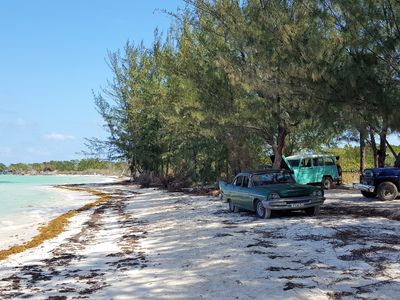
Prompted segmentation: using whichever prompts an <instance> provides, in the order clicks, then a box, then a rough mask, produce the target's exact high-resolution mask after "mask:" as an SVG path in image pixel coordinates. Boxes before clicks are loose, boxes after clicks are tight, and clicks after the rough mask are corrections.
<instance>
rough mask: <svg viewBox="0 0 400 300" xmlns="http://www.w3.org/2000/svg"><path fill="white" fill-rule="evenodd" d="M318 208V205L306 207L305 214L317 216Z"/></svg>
mask: <svg viewBox="0 0 400 300" xmlns="http://www.w3.org/2000/svg"><path fill="white" fill-rule="evenodd" d="M319 210H320V206H319V205H317V206H313V207H308V208H306V209H305V211H306V215H307V216H318V215H319Z"/></svg>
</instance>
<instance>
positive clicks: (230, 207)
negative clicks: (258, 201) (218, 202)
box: [228, 200, 239, 213]
mask: <svg viewBox="0 0 400 300" xmlns="http://www.w3.org/2000/svg"><path fill="white" fill-rule="evenodd" d="M228 205H229V211H231V212H235V213H237V212H239V207H237V206H236V205H234V204H233V203H232V200H228Z"/></svg>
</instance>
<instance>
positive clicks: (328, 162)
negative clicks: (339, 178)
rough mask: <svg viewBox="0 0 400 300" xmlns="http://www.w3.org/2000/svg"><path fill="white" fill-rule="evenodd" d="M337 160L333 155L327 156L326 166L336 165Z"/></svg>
mask: <svg viewBox="0 0 400 300" xmlns="http://www.w3.org/2000/svg"><path fill="white" fill-rule="evenodd" d="M334 165H335V161H334V160H333V158H332V157H325V166H334Z"/></svg>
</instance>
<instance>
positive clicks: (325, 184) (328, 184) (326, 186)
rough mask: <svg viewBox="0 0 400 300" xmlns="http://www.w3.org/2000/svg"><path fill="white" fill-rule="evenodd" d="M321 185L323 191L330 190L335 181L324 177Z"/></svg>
mask: <svg viewBox="0 0 400 300" xmlns="http://www.w3.org/2000/svg"><path fill="white" fill-rule="evenodd" d="M321 185H322V188H323V189H325V190H330V189H331V188H332V186H333V181H332V179H331V178H330V177H324V178H322V182H321Z"/></svg>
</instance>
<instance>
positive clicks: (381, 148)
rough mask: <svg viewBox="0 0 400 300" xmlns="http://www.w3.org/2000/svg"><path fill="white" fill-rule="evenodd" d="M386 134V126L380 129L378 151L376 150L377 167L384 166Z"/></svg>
mask: <svg viewBox="0 0 400 300" xmlns="http://www.w3.org/2000/svg"><path fill="white" fill-rule="evenodd" d="M386 136H387V126H385V127H384V128H383V129H382V132H381V134H380V135H379V137H380V141H379V152H378V167H379V168H384V167H385V160H386Z"/></svg>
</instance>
